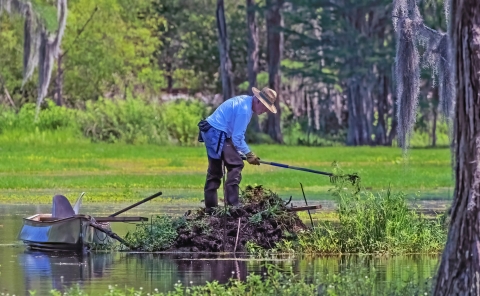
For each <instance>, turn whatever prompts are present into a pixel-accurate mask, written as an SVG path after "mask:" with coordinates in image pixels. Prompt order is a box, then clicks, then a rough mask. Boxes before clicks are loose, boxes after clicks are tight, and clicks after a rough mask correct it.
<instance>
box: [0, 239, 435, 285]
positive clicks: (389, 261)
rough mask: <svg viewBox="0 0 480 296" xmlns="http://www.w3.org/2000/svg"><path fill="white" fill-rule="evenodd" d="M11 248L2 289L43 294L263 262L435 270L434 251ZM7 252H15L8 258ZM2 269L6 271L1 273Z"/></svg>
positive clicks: (387, 276) (305, 272)
mask: <svg viewBox="0 0 480 296" xmlns="http://www.w3.org/2000/svg"><path fill="white" fill-rule="evenodd" d="M1 249H4V251H5V250H6V249H7V250H8V251H9V252H10V251H11V252H12V253H13V254H15V253H16V255H11V256H8V257H6V258H5V257H2V258H0V263H1V264H2V265H3V264H6V265H5V267H7V266H8V267H7V268H8V269H7V268H3V267H2V268H3V272H6V271H7V270H8V271H9V273H10V272H11V273H12V275H11V277H10V279H9V275H7V274H5V273H0V287H2V288H5V289H1V292H8V293H11V294H17V295H29V291H31V290H35V291H37V295H45V294H48V293H49V291H51V290H52V289H57V290H59V291H65V290H66V289H68V288H70V287H72V286H74V285H77V284H79V285H80V287H81V288H82V289H84V290H85V291H86V292H87V293H89V294H91V295H97V294H99V293H104V292H105V291H106V290H107V288H108V286H109V285H115V284H116V285H118V286H119V287H121V288H124V287H128V288H132V287H133V288H136V289H138V288H140V287H142V288H143V291H144V292H153V291H154V290H155V289H158V290H160V291H164V292H166V291H171V290H173V289H174V285H175V284H176V283H178V282H181V283H182V285H184V286H192V285H203V284H205V283H206V282H211V281H214V280H215V281H218V282H220V283H227V282H228V281H229V280H230V279H232V278H233V279H240V280H245V279H246V277H247V276H248V274H251V273H255V274H260V275H263V274H264V273H265V272H266V271H267V268H266V264H271V265H275V266H276V267H278V268H280V269H282V270H292V271H293V273H295V274H298V275H301V276H303V277H305V278H307V279H311V278H312V277H313V276H314V275H315V274H319V275H326V274H332V273H335V274H338V273H339V272H341V271H342V270H345V269H360V268H362V267H375V273H376V274H377V284H378V285H382V284H385V283H391V282H400V281H405V280H407V279H408V280H415V281H418V282H423V281H424V280H425V279H426V278H428V277H430V276H432V274H433V273H434V271H435V269H436V267H437V262H438V256H436V255H435V256H426V255H410V256H398V257H378V256H358V255H345V256H323V257H289V256H286V257H276V258H268V259H255V258H251V257H233V256H232V255H225V254H219V255H217V254H187V253H182V254H146V253H122V252H113V253H95V252H92V253H89V254H85V255H82V256H77V255H74V254H62V253H44V252H39V251H35V252H33V251H24V250H22V249H20V248H7V247H1ZM10 258H16V259H15V260H13V261H12V260H10ZM5 275H6V277H5Z"/></svg>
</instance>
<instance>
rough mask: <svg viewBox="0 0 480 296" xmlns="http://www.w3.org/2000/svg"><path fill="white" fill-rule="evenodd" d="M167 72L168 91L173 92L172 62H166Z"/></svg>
mask: <svg viewBox="0 0 480 296" xmlns="http://www.w3.org/2000/svg"><path fill="white" fill-rule="evenodd" d="M165 72H167V75H166V76H167V93H169V94H171V93H172V89H173V75H172V74H173V71H172V62H170V61H166V62H165Z"/></svg>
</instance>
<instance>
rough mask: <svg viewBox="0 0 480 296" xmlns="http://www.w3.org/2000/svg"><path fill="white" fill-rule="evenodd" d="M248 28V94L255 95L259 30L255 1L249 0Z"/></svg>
mask: <svg viewBox="0 0 480 296" xmlns="http://www.w3.org/2000/svg"><path fill="white" fill-rule="evenodd" d="M247 27H248V48H247V50H248V58H247V68H248V86H249V87H248V93H249V94H250V95H253V93H252V87H254V86H255V87H257V73H258V29H257V23H256V22H255V0H247Z"/></svg>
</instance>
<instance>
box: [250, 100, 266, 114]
mask: <svg viewBox="0 0 480 296" xmlns="http://www.w3.org/2000/svg"><path fill="white" fill-rule="evenodd" d="M252 109H253V112H254V113H255V114H257V115H262V114H263V113H265V112H267V111H269V110H268V108H267V107H266V106H265V105H264V104H263V103H262V102H261V101H260V100H259V99H257V97H254V100H253V104H252Z"/></svg>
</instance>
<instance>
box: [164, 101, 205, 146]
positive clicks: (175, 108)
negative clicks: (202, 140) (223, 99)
mask: <svg viewBox="0 0 480 296" xmlns="http://www.w3.org/2000/svg"><path fill="white" fill-rule="evenodd" d="M164 107H165V112H164V119H165V125H166V127H167V130H168V133H169V135H170V137H171V138H172V139H173V140H174V141H176V142H177V143H179V144H181V145H193V144H195V143H196V142H197V135H198V126H197V124H198V122H199V121H200V120H202V119H203V118H205V117H206V115H207V108H206V106H205V104H203V103H202V102H200V101H198V100H176V101H174V102H170V103H167V104H165V105H164Z"/></svg>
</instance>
